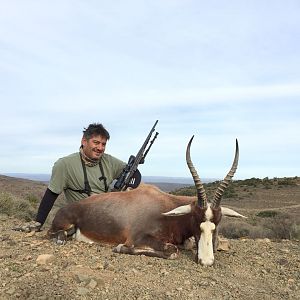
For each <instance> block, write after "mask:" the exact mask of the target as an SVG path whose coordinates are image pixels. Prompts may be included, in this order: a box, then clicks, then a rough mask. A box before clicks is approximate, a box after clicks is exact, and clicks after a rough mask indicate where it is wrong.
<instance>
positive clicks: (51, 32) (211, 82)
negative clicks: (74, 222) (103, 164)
mask: <svg viewBox="0 0 300 300" xmlns="http://www.w3.org/2000/svg"><path fill="white" fill-rule="evenodd" d="M0 7H1V10H0V101H1V111H0V118H1V127H0V137H1V141H2V147H1V148H0V173H9V172H21V173H50V172H51V168H52V165H53V163H54V161H56V160H57V159H58V158H59V157H62V156H64V155H67V154H70V153H73V152H76V151H77V150H78V148H79V146H80V139H81V135H82V130H83V128H84V127H86V126H87V125H88V124H89V123H92V122H101V123H103V124H104V126H105V127H106V128H107V129H108V130H109V131H110V134H111V140H110V141H109V143H108V146H107V153H110V154H112V155H114V156H117V157H118V158H120V159H122V160H124V161H127V159H128V157H129V156H130V155H131V154H136V153H137V151H138V149H139V147H140V146H141V144H142V142H143V141H144V139H145V137H146V135H147V134H148V131H149V130H150V128H151V127H152V125H153V124H154V122H155V120H157V119H158V120H159V123H158V125H157V130H158V132H159V136H158V138H157V140H156V142H155V144H154V145H153V147H152V149H151V151H150V152H149V154H148V157H147V159H146V163H145V165H143V166H141V167H140V170H141V172H142V174H143V175H147V176H151V175H153V176H176V177H189V176H190V174H189V171H188V169H187V167H186V163H185V148H186V145H187V143H188V140H189V139H190V137H191V136H192V135H195V138H194V141H193V145H192V148H191V155H192V160H193V162H194V165H195V166H196V168H197V170H198V173H199V175H200V177H202V178H207V177H213V178H221V177H224V176H225V175H226V173H227V171H228V170H229V168H230V166H231V163H232V160H233V155H234V146H235V138H238V140H239V144H240V161H239V167H238V170H237V173H236V176H235V178H236V179H244V178H251V177H259V178H264V177H270V178H273V177H285V176H299V175H300V172H299V171H300V158H299V157H300V155H299V153H300V138H299V137H300V133H299V131H300V117H299V116H300V101H299V98H300V54H299V53H300V18H299V15H300V2H299V1H297V0H294V1H292V0H286V1H276V0H269V1H267V0H265V1H261V0H259V1H258V0H257V1H256V0H253V1H243V0H232V1H225V0H223V1H221V0H219V1H202V0H198V1H196V0H195V1H189V0H181V1H177V0H159V1H156V0H151V1H143V0H139V1H113V0H111V1H89V0H84V1H83V0H82V1H78V0H72V1H55V0H51V1H47V0H44V1H30V0H26V1H21V0H20V1H16V0H10V1H4V0H0Z"/></svg>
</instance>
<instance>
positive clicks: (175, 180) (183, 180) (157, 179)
mask: <svg viewBox="0 0 300 300" xmlns="http://www.w3.org/2000/svg"><path fill="white" fill-rule="evenodd" d="M2 175H5V176H10V177H16V178H23V179H30V180H35V181H42V182H49V180H50V176H51V175H50V174H30V173H3V174H2ZM142 180H143V182H145V183H172V184H180V185H181V184H186V185H190V184H194V182H193V179H192V178H189V177H167V176H143V178H142ZM201 180H202V182H203V183H207V182H213V181H216V180H218V179H216V178H204V179H202V178H201Z"/></svg>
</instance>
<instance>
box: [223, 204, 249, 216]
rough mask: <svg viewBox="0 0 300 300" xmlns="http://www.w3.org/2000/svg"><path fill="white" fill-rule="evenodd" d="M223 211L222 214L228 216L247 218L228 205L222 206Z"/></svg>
mask: <svg viewBox="0 0 300 300" xmlns="http://www.w3.org/2000/svg"><path fill="white" fill-rule="evenodd" d="M221 212H222V215H223V216H226V217H235V218H247V217H245V216H243V215H241V214H239V213H238V212H236V211H235V210H233V209H230V208H228V207H223V206H221Z"/></svg>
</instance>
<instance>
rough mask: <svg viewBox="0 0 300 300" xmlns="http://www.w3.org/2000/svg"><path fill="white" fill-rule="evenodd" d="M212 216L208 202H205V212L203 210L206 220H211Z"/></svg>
mask: <svg viewBox="0 0 300 300" xmlns="http://www.w3.org/2000/svg"><path fill="white" fill-rule="evenodd" d="M212 218H213V212H212V209H211V207H210V203H208V204H207V209H206V212H205V220H206V221H211V220H212Z"/></svg>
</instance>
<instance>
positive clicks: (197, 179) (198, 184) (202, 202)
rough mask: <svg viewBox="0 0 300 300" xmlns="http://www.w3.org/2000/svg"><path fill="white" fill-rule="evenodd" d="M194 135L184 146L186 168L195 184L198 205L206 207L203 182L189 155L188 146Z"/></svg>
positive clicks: (189, 146)
mask: <svg viewBox="0 0 300 300" xmlns="http://www.w3.org/2000/svg"><path fill="white" fill-rule="evenodd" d="M193 138H194V136H192V137H191V139H190V141H189V143H188V145H187V148H186V163H187V165H188V168H189V170H190V172H191V174H192V177H193V180H194V183H195V186H196V190H197V197H198V206H200V207H207V198H206V193H205V189H204V187H203V184H202V182H201V180H200V177H199V175H198V174H197V171H196V169H195V168H194V165H193V163H192V160H191V155H190V148H191V144H192V141H193Z"/></svg>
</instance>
